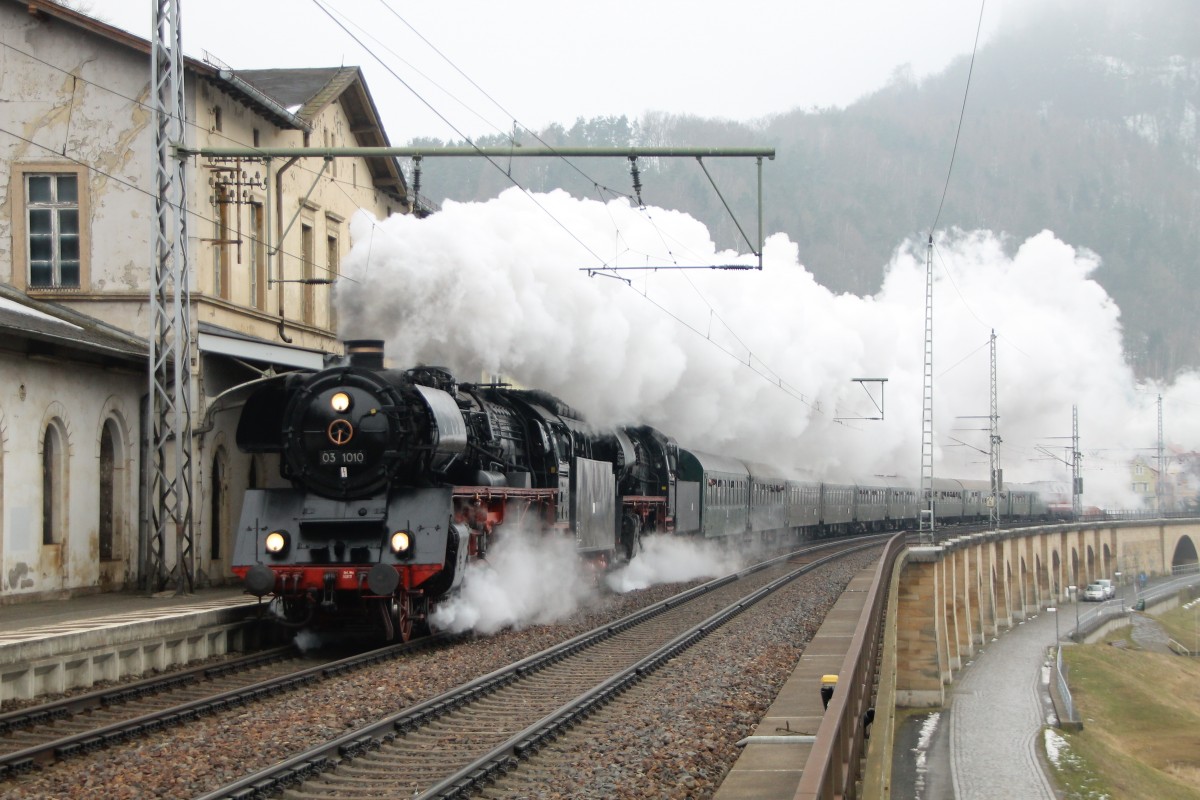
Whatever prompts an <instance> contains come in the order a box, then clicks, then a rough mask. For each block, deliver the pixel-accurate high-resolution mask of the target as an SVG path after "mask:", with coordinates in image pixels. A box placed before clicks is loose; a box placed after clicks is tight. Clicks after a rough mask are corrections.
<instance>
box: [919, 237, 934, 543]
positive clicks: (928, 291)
mask: <svg viewBox="0 0 1200 800" xmlns="http://www.w3.org/2000/svg"><path fill="white" fill-rule="evenodd" d="M921 502H922V503H923V505H922V507H921V508H920V509H919V513H920V517H921V520H920V527H921V530H920V535H921V541H922V543H932V542H933V536H934V534H933V531H934V527H935V524H936V519H935V516H934V502H933V234H932V233H931V234H929V248H928V250H927V252H926V256H925V381H924V392H923V400H922V403H921Z"/></svg>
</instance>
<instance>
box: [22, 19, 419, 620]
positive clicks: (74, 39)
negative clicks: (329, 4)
mask: <svg viewBox="0 0 1200 800" xmlns="http://www.w3.org/2000/svg"><path fill="white" fill-rule="evenodd" d="M0 48H2V50H0V53H2V61H3V65H4V69H3V71H2V72H0V97H3V98H4V102H2V103H0V198H2V199H0V204H2V205H3V206H5V207H6V209H7V211H6V212H5V213H3V214H0V289H3V290H4V293H3V294H2V295H0V297H3V298H6V299H7V300H6V302H8V303H10V304H14V305H16V306H19V307H20V309H13V308H7V307H5V308H6V313H3V314H0V351H2V355H3V358H0V602H11V601H12V600H13V599H28V598H30V597H36V596H44V595H46V594H47V593H58V592H62V591H79V590H94V589H95V588H97V587H103V588H110V587H120V586H133V585H145V583H146V578H147V576H146V575H145V572H144V570H145V558H146V536H147V531H146V522H145V513H144V512H145V509H146V506H145V503H146V499H145V498H144V497H143V486H144V481H143V475H144V470H145V469H146V468H147V463H148V458H147V455H146V454H145V453H144V452H142V451H143V448H144V447H145V444H144V443H145V439H146V435H145V433H144V431H145V429H146V426H147V423H148V421H147V418H146V413H147V412H146V409H145V396H146V395H147V391H148V390H147V386H148V375H147V370H148V366H147V364H146V362H145V359H144V354H145V353H146V346H147V342H148V339H149V337H150V336H152V335H153V331H152V325H153V322H152V320H151V319H150V314H149V313H148V307H149V297H150V291H151V285H152V282H153V281H152V278H153V276H154V274H155V265H154V264H153V263H152V259H153V258H154V255H153V253H154V247H153V242H154V231H155V197H156V194H157V186H156V182H155V157H154V153H155V130H154V119H153V112H152V110H151V107H150V105H149V103H150V101H151V100H152V99H153V88H152V87H151V85H150V79H151V70H150V53H151V44H150V42H148V41H146V40H144V39H142V38H140V37H137V36H133V35H131V34H129V33H127V32H125V31H123V30H120V29H117V28H114V27H111V26H109V25H106V24H104V23H102V22H99V21H97V20H95V19H93V18H91V17H88V16H86V15H84V14H80V13H78V12H76V11H72V10H70V9H67V8H65V7H62V6H59V5H57V4H55V3H52V2H47V0H19V1H18V0H0ZM185 72H186V80H185V98H186V99H185V102H186V106H187V107H186V111H185V114H186V119H187V126H186V144H187V146H189V147H191V148H204V147H217V146H238V147H273V146H285V147H313V148H329V147H344V146H358V145H388V144H389V141H388V137H387V135H386V133H385V131H384V130H383V127H382V124H381V122H380V118H379V114H378V112H377V109H376V107H375V104H374V101H373V99H372V97H371V94H370V92H369V91H368V89H367V86H366V83H365V81H364V79H363V75H362V73H361V71H360V70H359V69H358V68H356V67H330V68H317V69H282V70H251V71H245V72H237V71H233V70H230V69H228V68H226V67H225V66H224V65H217V64H210V63H205V62H201V61H196V60H194V59H187V60H186V63H185ZM323 166H324V167H325V169H324V171H322V167H323ZM186 176H187V177H186V181H187V189H186V191H187V202H188V207H189V215H188V221H187V225H188V251H187V264H188V269H189V287H188V288H189V290H190V312H191V326H192V330H191V337H192V341H191V352H192V353H193V354H194V357H193V360H192V363H191V364H189V365H188V368H189V369H190V370H191V376H192V390H193V397H192V399H191V407H192V410H193V413H194V417H195V418H194V420H193V426H194V429H195V433H196V435H195V439H194V442H193V478H194V483H195V485H194V486H193V487H192V514H193V518H194V526H195V527H194V532H193V545H194V546H193V552H194V554H195V558H196V565H197V572H198V574H200V575H201V576H202V579H203V580H207V581H213V582H221V581H224V580H226V579H227V578H228V577H230V575H231V573H230V570H229V566H230V565H229V563H228V556H229V553H230V552H231V551H232V546H231V545H232V536H233V526H234V525H236V522H237V515H238V510H239V508H240V505H241V494H242V492H243V491H244V488H245V487H247V486H253V485H264V484H266V483H269V482H271V481H278V480H279V477H278V475H275V474H269V473H271V472H273V471H271V470H269V469H268V467H267V465H265V464H263V463H258V462H257V461H255V460H253V459H251V458H250V457H248V456H243V455H241V454H240V453H239V452H237V450H236V447H235V442H234V434H235V428H236V418H237V413H236V411H237V408H238V406H239V404H240V402H241V400H242V399H244V396H245V394H246V392H247V391H248V384H249V383H250V382H252V381H254V380H255V379H256V378H259V377H262V376H264V375H267V374H273V373H277V372H280V371H284V370H291V369H307V368H314V367H319V366H321V365H322V364H323V363H324V360H325V358H326V356H327V355H328V354H330V353H332V352H333V351H335V350H336V349H337V348H338V342H337V322H338V321H337V317H336V313H335V309H334V305H333V291H334V286H335V285H336V281H337V279H338V276H339V274H340V269H341V264H342V261H343V259H344V258H345V256H346V254H347V252H348V250H349V247H350V244H351V243H350V232H349V227H348V221H349V219H350V218H351V216H352V215H353V214H354V213H355V212H356V211H358V210H359V209H360V208H364V209H367V210H368V211H370V212H371V213H373V214H374V215H375V216H377V217H384V216H387V215H390V214H395V213H407V211H408V210H409V201H408V199H407V193H408V192H407V186H406V184H405V181H404V177H403V174H402V172H401V170H400V168H399V165H398V163H397V162H396V160H395V159H393V158H384V157H375V158H346V159H334V160H333V161H331V162H330V163H329V164H328V165H325V164H324V163H323V161H322V160H321V159H276V160H275V163H271V164H270V165H268V163H267V162H266V161H264V160H262V159H257V160H242V161H232V160H214V159H199V160H194V163H189V164H188V165H187V170H186ZM5 308H0V311H3V310H5ZM38 314H45V315H47V316H49V317H51V318H54V319H59V320H60V321H59V322H49V321H47V320H45V319H43V317H40V316H37V315H38ZM30 318H34V319H38V320H40V321H41V322H43V323H45V324H46V325H47V326H51V327H53V328H54V331H53V336H54V337H56V338H55V339H54V341H55V344H54V346H53V347H47V346H46V345H45V343H44V342H43V341H42V339H39V338H37V337H33V338H30V337H29V336H27V335H25V334H24V333H23V331H24V330H25V327H24V326H25V324H26V323H28V321H29V319H30ZM72 325H75V326H78V327H79V328H80V330H83V331H88V332H89V333H87V334H79V335H78V336H77V337H76V339H75V340H74V341H72V340H71V339H72V337H71V336H70V335H64V333H63V332H64V331H69V330H72V328H71V327H70V326H72ZM92 332H94V333H92ZM47 335H50V334H47ZM93 336H94V338H95V339H96V341H92V338H89V337H93ZM101 339H103V341H100V340H101ZM117 340H119V341H120V342H122V343H123V344H122V345H121V346H120V347H119V348H117V349H118V350H119V351H120V352H119V356H118V355H117V354H114V353H111V352H110V350H111V348H110V350H105V348H106V347H108V345H109V344H111V342H112V341H117ZM97 348H99V349H100V350H103V351H104V352H106V353H109V355H107V356H105V357H99V356H97ZM139 357H143V361H142V362H141V363H140V364H139V362H138V358H139ZM17 421H19V424H16V422H17ZM106 459H111V461H112V465H111V468H110V467H108V466H107V464H108V461H107V460H106ZM110 472H111V476H110V475H109V473H110ZM106 498H107V499H106ZM106 503H108V504H110V505H109V506H106V505H105V504H106ZM114 515H115V517H114V518H115V521H114V522H112V523H111V524H112V525H113V526H114V527H112V528H111V529H109V528H105V527H104V526H105V525H108V524H110V523H107V522H105V520H106V519H107V518H108V517H110V516H114ZM109 538H111V539H112V541H111V543H107V541H108V539H109ZM168 546H169V547H171V548H172V549H173V546H174V543H173V542H170V543H168ZM168 560H169V562H170V563H173V562H174V554H173V553H172V554H170V555H169V558H168Z"/></svg>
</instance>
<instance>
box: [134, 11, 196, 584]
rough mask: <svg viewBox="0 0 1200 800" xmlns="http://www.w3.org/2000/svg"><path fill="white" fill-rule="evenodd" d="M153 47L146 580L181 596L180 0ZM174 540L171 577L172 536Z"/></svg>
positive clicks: (183, 291) (185, 518)
mask: <svg viewBox="0 0 1200 800" xmlns="http://www.w3.org/2000/svg"><path fill="white" fill-rule="evenodd" d="M153 24H154V38H153V42H152V48H151V85H152V86H153V88H154V98H153V102H154V123H155V141H154V144H155V153H156V160H155V170H156V173H155V175H156V186H157V189H158V194H157V197H156V200H155V219H156V222H157V227H156V231H155V243H154V277H153V281H152V284H151V287H150V316H151V325H152V327H151V331H150V336H149V340H150V369H149V372H150V403H149V416H150V424H151V425H152V426H153V429H152V431H151V440H150V459H151V461H152V463H151V464H150V465H149V467H148V468H147V470H146V481H147V487H146V493H145V497H146V504H147V506H148V508H147V512H148V513H147V519H148V520H149V528H150V530H149V542H148V547H147V552H146V564H145V567H146V569H145V578H146V582H147V585H148V588H149V589H150V590H151V591H157V590H161V589H162V588H163V587H165V586H166V585H167V584H168V582H169V581H170V580H172V579H173V580H174V581H175V589H176V592H177V593H178V594H184V593H187V592H190V591H191V590H192V588H193V577H194V561H193V551H192V413H191V389H192V382H191V360H192V359H191V325H190V323H189V304H190V301H191V296H190V291H189V287H188V280H189V273H188V267H187V241H188V239H187V201H186V198H187V194H186V183H185V182H184V160H183V159H181V158H178V157H176V156H175V153H174V152H173V149H172V148H173V147H175V146H177V145H179V144H180V143H182V142H183V141H184V104H183V87H184V72H183V37H182V35H181V34H180V29H179V0H156V2H155V5H154V19H153ZM170 534H174V536H175V558H176V562H175V566H174V568H173V569H171V570H170V572H168V569H167V564H166V542H167V536H168V535H170Z"/></svg>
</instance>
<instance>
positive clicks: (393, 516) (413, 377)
mask: <svg viewBox="0 0 1200 800" xmlns="http://www.w3.org/2000/svg"><path fill="white" fill-rule="evenodd" d="M347 356H348V364H346V365H344V366H336V367H332V368H328V369H325V370H322V371H320V372H317V373H315V374H312V375H295V374H291V375H286V376H281V377H280V378H279V379H277V380H276V381H274V382H272V383H268V384H266V385H264V386H263V387H262V388H259V389H258V390H257V391H256V392H255V393H254V394H252V395H251V396H250V397H249V399H248V400H247V403H246V405H245V407H244V409H243V411H242V416H241V418H240V420H239V422H238V431H237V442H238V447H239V448H240V449H241V450H243V451H244V452H249V453H277V454H279V465H280V470H281V474H282V475H283V477H285V478H287V479H288V480H289V481H290V483H291V487H290V488H282V489H251V490H248V491H247V492H246V496H245V501H244V505H243V508H242V517H241V522H240V525H239V529H238V536H237V541H236V544H235V552H234V568H233V569H234V572H235V573H236V574H238V575H239V576H240V577H242V578H243V579H244V581H245V585H246V588H247V591H249V592H251V593H253V594H255V595H258V596H260V597H261V596H265V595H271V596H272V597H273V599H275V600H276V601H277V604H278V606H279V610H280V612H281V616H282V617H283V618H284V619H285V620H286V621H287V622H289V623H291V624H294V625H298V626H299V625H310V624H315V623H318V622H320V621H321V620H322V619H324V620H334V621H335V622H336V621H338V620H342V621H344V620H347V619H374V620H376V621H377V622H378V624H379V625H381V626H382V630H383V634H384V636H385V637H386V638H388V639H403V640H407V639H408V638H410V637H411V636H412V635H413V634H414V632H419V631H420V630H421V628H422V627H423V626H424V622H425V620H426V619H427V617H428V614H429V613H430V611H431V610H432V605H433V604H434V603H436V602H437V600H438V599H439V598H442V597H444V596H445V595H446V594H447V593H448V592H451V591H452V590H454V589H455V588H456V587H457V586H459V584H460V582H461V580H462V576H463V572H464V569H465V567H466V564H467V562H468V560H469V559H474V558H480V557H482V556H484V555H485V554H486V552H487V549H488V546H489V545H490V543H491V542H492V539H493V537H494V536H496V535H497V533H498V531H501V530H503V529H504V528H506V527H509V528H511V527H512V526H513V525H516V524H527V525H529V526H530V527H532V528H534V529H537V530H541V531H544V530H552V531H560V532H561V533H562V534H563V535H564V536H571V537H573V539H574V541H575V544H576V548H577V550H578V551H579V553H580V554H581V555H582V556H583V557H585V558H588V559H591V560H593V561H595V562H597V563H598V565H599V566H600V567H602V568H603V567H606V566H608V565H609V564H611V563H612V562H614V561H618V560H621V559H627V558H629V557H630V556H631V555H632V553H633V552H634V549H635V548H636V546H637V542H638V539H639V537H640V536H641V535H642V533H643V532H644V531H671V530H674V500H675V485H676V481H675V475H674V469H675V464H676V461H677V449H676V445H675V443H674V441H672V440H671V439H669V438H668V437H665V436H663V435H662V434H660V433H658V432H657V431H654V430H653V429H650V428H630V429H622V430H611V431H605V432H598V431H595V430H593V429H592V428H591V427H590V426H588V425H587V424H586V423H585V422H583V421H582V420H581V419H580V417H579V415H578V414H576V413H575V412H574V411H572V409H570V408H569V407H567V406H566V405H565V404H563V403H562V402H560V401H559V400H557V399H556V398H554V397H552V396H550V395H549V394H546V393H545V392H538V391H527V390H517V389H512V388H509V387H506V386H497V385H476V384H466V383H456V382H455V381H454V379H453V378H452V377H451V376H450V374H449V373H448V372H446V371H445V370H443V369H440V368H435V367H419V368H415V369H410V370H407V371H399V370H393V369H386V368H385V367H384V359H383V346H382V343H381V342H378V341H374V340H370V341H355V342H348V343H347ZM618 497H620V498H621V500H620V501H618V499H617V498H618ZM339 624H340V623H339Z"/></svg>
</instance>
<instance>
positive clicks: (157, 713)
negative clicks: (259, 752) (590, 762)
mask: <svg viewBox="0 0 1200 800" xmlns="http://www.w3.org/2000/svg"><path fill="white" fill-rule="evenodd" d="M444 638H445V637H432V638H431V639H427V640H422V641H421V642H418V643H413V644H410V645H392V646H390V647H385V648H382V649H379V650H373V651H370V652H367V653H361V654H357V655H353V656H349V657H346V658H341V659H337V660H331V659H330V658H328V657H324V658H322V657H319V656H306V655H304V654H303V653H301V652H299V651H298V650H296V649H295V648H294V647H291V646H287V647H278V648H274V649H272V650H269V651H265V652H262V653H256V654H253V655H249V656H245V657H242V658H236V659H232V660H230V661H227V662H225V663H222V664H218V665H210V666H201V667H195V668H193V669H187V670H179V671H176V672H172V673H170V674H167V675H162V676H157V677H154V678H148V679H145V680H141V681H136V682H134V683H129V684H123V685H121V686H117V687H112V688H108V689H102V690H99V691H95V692H88V693H86V694H81V695H77V696H73V697H67V698H64V699H61V700H56V701H52V702H49V703H43V704H39V705H36V706H30V707H28V708H24V709H20V710H16V711H11V712H8V713H6V714H2V715H0V780H3V779H4V778H8V777H10V776H12V775H16V774H20V773H23V772H27V771H29V770H32V769H34V768H37V767H42V766H46V765H49V764H52V763H54V762H56V761H60V760H63V759H67V758H70V757H72V756H77V755H81V754H83V753H90V752H94V751H96V750H98V749H101V748H104V747H108V746H111V745H114V744H118V743H121V742H126V741H129V740H131V739H135V738H137V737H139V736H146V735H149V734H151V733H155V732H157V731H161V730H163V729H164V728H169V727H171V726H175V725H183V724H186V723H187V722H188V721H190V720H193V719H196V718H197V717H201V716H206V715H209V714H216V713H220V712H222V711H225V710H227V709H234V708H237V707H239V706H243V705H246V704H248V703H253V702H255V701H258V700H261V699H263V698H266V697H271V696H274V695H277V694H280V693H282V692H287V691H298V690H300V689H302V688H304V687H306V686H309V685H311V684H313V683H315V682H317V681H321V680H325V679H327V678H329V677H332V676H334V675H340V674H344V673H346V672H349V671H352V670H355V669H359V668H363V667H366V666H369V665H371V664H376V663H379V662H380V661H383V660H388V659H391V658H397V657H399V656H401V655H403V654H405V653H409V652H412V651H413V650H414V649H416V648H426V647H429V646H435V645H436V644H438V643H439V642H441V641H442V640H443V639H444Z"/></svg>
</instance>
